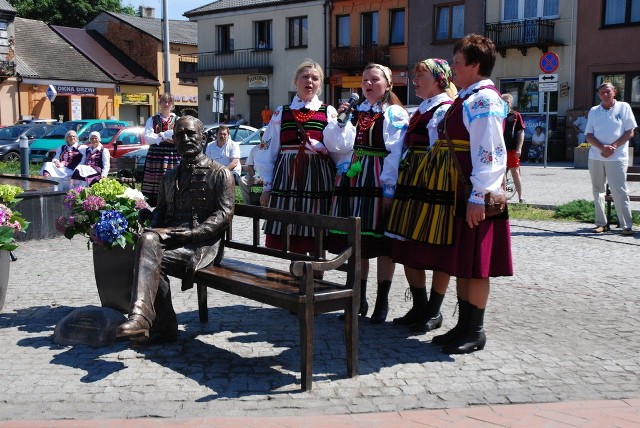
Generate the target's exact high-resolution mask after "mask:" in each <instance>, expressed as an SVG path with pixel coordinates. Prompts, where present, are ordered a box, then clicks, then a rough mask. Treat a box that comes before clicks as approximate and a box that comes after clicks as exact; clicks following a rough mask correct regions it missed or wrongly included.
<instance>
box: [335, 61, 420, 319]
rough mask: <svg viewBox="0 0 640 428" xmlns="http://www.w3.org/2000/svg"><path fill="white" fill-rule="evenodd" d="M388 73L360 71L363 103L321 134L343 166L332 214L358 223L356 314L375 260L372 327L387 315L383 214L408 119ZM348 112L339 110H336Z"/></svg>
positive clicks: (389, 275)
mask: <svg viewBox="0 0 640 428" xmlns="http://www.w3.org/2000/svg"><path fill="white" fill-rule="evenodd" d="M391 82H392V80H391V70H390V69H389V68H388V67H385V66H383V65H379V64H369V65H368V66H367V67H366V68H365V69H364V71H363V73H362V93H363V95H364V101H362V102H361V103H360V104H358V105H357V107H356V109H355V111H354V113H353V115H352V118H351V121H347V122H346V123H345V124H344V125H341V124H339V123H337V122H335V123H331V124H329V125H327V127H326V128H325V130H324V136H325V144H326V146H327V149H328V150H329V152H331V153H333V154H335V155H338V156H339V157H340V159H344V160H345V161H344V162H339V163H338V165H337V166H338V175H337V177H336V186H335V190H334V197H333V202H332V205H331V215H332V216H337V217H349V216H354V217H360V218H361V219H362V246H361V248H362V265H361V272H362V282H361V288H360V289H361V291H360V311H359V313H360V315H362V316H365V315H366V314H367V311H368V306H369V305H368V303H367V300H366V298H367V296H366V288H367V287H366V284H367V276H368V273H369V260H370V259H373V258H375V259H377V264H378V271H377V280H378V294H377V297H376V305H375V308H374V311H373V314H372V315H371V323H373V324H379V323H382V322H384V321H385V319H386V318H387V313H388V312H389V300H388V296H389V289H390V288H391V280H392V279H393V273H394V270H395V264H394V263H393V261H392V260H391V257H390V256H391V239H389V238H388V237H386V236H384V231H385V226H386V214H387V211H388V209H389V207H390V205H391V200H392V198H393V193H394V189H395V185H396V181H397V179H398V165H399V163H400V157H401V156H402V141H403V138H404V133H405V130H406V128H407V124H408V121H409V115H408V114H407V111H406V110H405V109H404V107H403V106H402V103H401V102H400V100H399V99H398V97H397V96H396V95H395V94H394V93H393V92H392V90H391V89H392V84H391ZM346 108H348V103H345V104H343V105H341V106H340V108H339V109H338V112H342V111H343V110H345V109H346ZM332 232H333V233H332V234H331V235H330V239H329V240H328V247H329V249H330V250H331V251H334V252H335V251H340V249H341V248H342V247H344V246H345V245H346V241H344V239H342V238H343V237H344V235H340V234H339V232H337V231H335V232H334V231H332Z"/></svg>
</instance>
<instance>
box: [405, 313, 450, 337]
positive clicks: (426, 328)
mask: <svg viewBox="0 0 640 428" xmlns="http://www.w3.org/2000/svg"><path fill="white" fill-rule="evenodd" d="M441 326H442V313H438V315H436V316H435V317H433V318H429V319H428V320H427V321H426V322H422V320H419V321H418V322H416V323H415V324H413V325H412V326H411V328H410V331H413V332H421V333H428V332H430V331H431V330H435V329H437V328H440V327H441Z"/></svg>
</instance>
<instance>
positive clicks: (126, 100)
mask: <svg viewBox="0 0 640 428" xmlns="http://www.w3.org/2000/svg"><path fill="white" fill-rule="evenodd" d="M120 97H121V99H120V101H121V102H122V104H149V94H121V95H120Z"/></svg>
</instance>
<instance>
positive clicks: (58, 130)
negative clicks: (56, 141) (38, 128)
mask: <svg viewBox="0 0 640 428" xmlns="http://www.w3.org/2000/svg"><path fill="white" fill-rule="evenodd" d="M86 124H87V122H75V121H74V122H64V123H61V124H60V125H58V126H56V127H55V128H53V129H52V130H51V132H49V133H48V134H47V135H45V136H44V137H42V138H64V134H66V133H67V132H68V131H71V130H74V131H76V132H77V131H78V130H79V129H80V128H82V127H83V126H84V125H86Z"/></svg>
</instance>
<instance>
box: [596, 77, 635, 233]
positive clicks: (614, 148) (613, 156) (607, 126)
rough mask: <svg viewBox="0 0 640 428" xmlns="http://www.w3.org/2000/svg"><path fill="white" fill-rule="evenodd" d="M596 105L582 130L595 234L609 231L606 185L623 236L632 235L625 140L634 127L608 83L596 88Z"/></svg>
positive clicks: (624, 107)
mask: <svg viewBox="0 0 640 428" xmlns="http://www.w3.org/2000/svg"><path fill="white" fill-rule="evenodd" d="M598 96H599V97H600V101H601V102H600V104H598V105H597V106H595V107H592V108H591V110H590V111H589V118H588V120H587V127H586V129H585V132H586V135H587V142H588V143H589V144H591V149H590V150H589V174H590V175H591V185H592V187H593V199H594V202H595V210H596V221H595V223H596V227H595V229H593V231H594V232H595V233H602V232H606V231H607V230H609V226H608V225H607V218H606V215H605V212H604V196H605V192H606V185H605V183H606V182H608V183H609V189H610V190H611V196H612V198H613V203H614V204H615V207H616V212H617V214H618V221H619V223H620V227H621V228H622V234H623V235H625V236H632V235H633V223H632V221H631V208H630V206H629V191H628V189H627V181H626V175H627V167H628V166H629V140H630V139H631V137H633V131H634V129H635V128H636V126H638V125H637V124H636V120H635V117H634V116H633V112H632V111H631V107H630V106H629V104H627V103H625V102H623V101H616V99H615V96H616V89H615V87H614V86H613V84H612V83H610V82H604V83H602V84H601V85H600V86H599V87H598Z"/></svg>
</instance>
